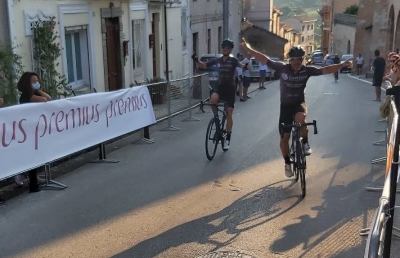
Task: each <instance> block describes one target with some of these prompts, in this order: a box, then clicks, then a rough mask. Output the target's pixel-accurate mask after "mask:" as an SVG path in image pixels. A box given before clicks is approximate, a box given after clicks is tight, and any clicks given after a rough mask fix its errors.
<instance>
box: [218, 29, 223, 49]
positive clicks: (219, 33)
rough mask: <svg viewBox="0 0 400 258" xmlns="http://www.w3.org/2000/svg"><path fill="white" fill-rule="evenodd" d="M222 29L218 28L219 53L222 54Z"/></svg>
mask: <svg viewBox="0 0 400 258" xmlns="http://www.w3.org/2000/svg"><path fill="white" fill-rule="evenodd" d="M221 42H222V27H221V26H219V27H218V53H221Z"/></svg>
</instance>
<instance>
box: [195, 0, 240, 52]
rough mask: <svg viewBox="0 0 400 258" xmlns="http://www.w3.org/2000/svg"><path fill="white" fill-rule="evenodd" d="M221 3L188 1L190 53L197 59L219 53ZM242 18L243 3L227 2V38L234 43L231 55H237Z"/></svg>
mask: <svg viewBox="0 0 400 258" xmlns="http://www.w3.org/2000/svg"><path fill="white" fill-rule="evenodd" d="M222 8H223V2H222V1H220V0H217V1H211V0H209V1H201V0H191V1H190V13H191V27H190V29H191V46H192V47H191V51H192V52H193V53H197V55H198V56H199V57H201V56H202V55H205V54H218V53H221V42H222V40H223V39H224V37H223V12H222ZM242 18H243V2H242V1H241V0H240V1H229V18H228V19H229V29H228V34H229V38H230V39H231V40H232V41H233V42H234V43H235V47H234V49H233V51H232V53H233V54H236V53H239V45H240V29H241V27H240V24H241V21H242Z"/></svg>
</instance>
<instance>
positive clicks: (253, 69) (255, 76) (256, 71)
mask: <svg viewBox="0 0 400 258" xmlns="http://www.w3.org/2000/svg"><path fill="white" fill-rule="evenodd" d="M271 59H272V60H274V61H282V60H280V59H279V58H277V57H271ZM268 68H269V70H270V72H269V73H267V76H266V77H267V80H269V79H271V80H276V79H277V74H275V70H274V69H271V68H270V67H268ZM249 70H250V77H251V79H252V81H258V80H259V79H260V62H259V61H257V60H256V59H255V58H253V57H252V58H250V62H249Z"/></svg>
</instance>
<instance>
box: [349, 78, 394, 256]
mask: <svg viewBox="0 0 400 258" xmlns="http://www.w3.org/2000/svg"><path fill="white" fill-rule="evenodd" d="M348 76H349V77H351V78H353V79H355V80H359V81H362V82H365V83H366V84H369V85H371V86H372V78H368V77H366V76H365V75H360V76H357V75H353V74H348ZM386 87H387V84H386V83H383V84H382V87H381V90H382V91H384V92H385V91H386ZM399 197H400V196H399V195H397V196H396V206H397V207H399V208H397V209H396V210H395V215H394V218H393V227H395V228H398V229H399V228H400V216H399V214H400V213H399V211H398V210H399V209H400V199H399ZM377 198H378V199H377V202H378V201H379V198H380V196H379V197H377ZM397 233H400V231H399V230H397ZM390 253H391V257H393V258H397V257H398V254H399V253H400V238H399V237H396V236H395V234H392V245H391V252H390Z"/></svg>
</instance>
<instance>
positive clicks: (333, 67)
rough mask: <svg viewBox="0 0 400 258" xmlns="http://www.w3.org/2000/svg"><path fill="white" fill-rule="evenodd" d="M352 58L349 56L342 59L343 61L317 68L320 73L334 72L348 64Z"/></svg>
mask: <svg viewBox="0 0 400 258" xmlns="http://www.w3.org/2000/svg"><path fill="white" fill-rule="evenodd" d="M352 60H353V59H352V58H350V59H348V60H346V61H344V62H343V63H340V64H333V65H328V66H325V67H322V68H319V69H320V70H321V71H322V74H330V73H336V72H337V71H339V70H340V69H341V68H343V67H347V66H350V65H351V61H352Z"/></svg>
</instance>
